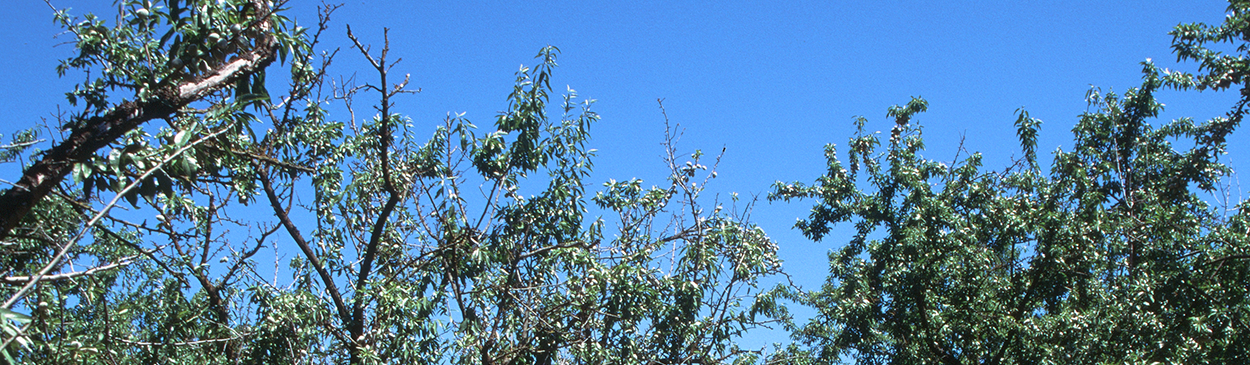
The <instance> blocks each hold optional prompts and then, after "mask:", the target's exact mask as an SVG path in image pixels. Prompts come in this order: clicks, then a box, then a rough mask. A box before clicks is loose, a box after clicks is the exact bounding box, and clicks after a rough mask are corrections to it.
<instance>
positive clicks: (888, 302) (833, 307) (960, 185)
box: [771, 2, 1250, 364]
mask: <svg viewBox="0 0 1250 365" xmlns="http://www.w3.org/2000/svg"><path fill="white" fill-rule="evenodd" d="M1230 13H1231V14H1230V16H1229V17H1228V18H1227V21H1226V23H1225V24H1223V25H1222V26H1219V27H1209V26H1205V25H1182V26H1180V27H1178V28H1177V30H1176V31H1175V32H1173V34H1174V35H1175V36H1176V43H1175V44H1176V45H1175V49H1176V50H1177V54H1178V56H1179V57H1180V58H1181V59H1191V60H1197V61H1198V62H1200V63H1201V66H1200V69H1202V70H1205V71H1207V72H1209V74H1207V75H1199V76H1194V75H1191V74H1187V73H1184V72H1174V71H1168V70H1160V69H1158V68H1156V67H1155V66H1154V65H1153V64H1151V63H1149V62H1146V63H1144V64H1143V65H1144V68H1143V74H1144V77H1143V83H1142V85H1141V86H1140V87H1138V88H1133V89H1130V90H1128V91H1127V92H1125V93H1124V95H1122V96H1121V95H1116V94H1114V93H1102V92H1099V91H1097V90H1093V91H1091V92H1090V93H1089V95H1088V98H1087V99H1088V101H1089V104H1090V109H1091V111H1089V112H1086V113H1085V114H1082V115H1081V118H1080V120H1079V121H1078V123H1077V125H1076V127H1074V128H1073V135H1074V142H1073V145H1072V147H1071V149H1072V150H1071V151H1063V150H1060V151H1057V152H1055V155H1054V161H1053V162H1052V163H1051V164H1050V171H1049V172H1045V171H1043V170H1042V168H1041V167H1040V165H1039V164H1038V162H1037V160H1036V152H1035V150H1036V135H1037V127H1038V126H1039V125H1040V122H1039V121H1037V120H1035V119H1032V118H1030V117H1029V116H1028V114H1027V113H1026V112H1023V111H1021V112H1020V114H1019V118H1018V120H1017V122H1016V125H1017V127H1018V136H1019V138H1020V141H1021V145H1022V147H1023V150H1024V158H1023V159H1022V160H1020V161H1018V162H1017V164H1015V165H1014V166H1012V167H1011V168H1008V169H1006V170H1004V171H999V172H987V171H984V170H982V165H981V155H980V154H972V155H970V156H968V157H966V158H964V159H963V160H959V161H956V162H954V163H952V164H950V165H947V164H944V163H941V162H937V161H933V160H929V159H925V158H923V157H921V152H922V151H923V149H924V144H923V141H922V138H921V133H920V127H919V125H918V124H917V123H916V122H913V121H912V118H913V117H914V116H915V115H916V114H917V113H919V112H923V111H924V110H925V109H926V107H927V103H926V102H925V101H924V100H921V99H913V100H912V101H911V102H910V103H908V104H907V105H906V106H896V107H893V108H891V109H890V111H889V116H890V117H893V118H894V119H895V122H896V123H895V124H896V125H895V127H894V128H893V129H892V130H891V134H890V138H889V140H888V141H886V142H884V143H885V148H884V150H879V148H880V147H881V145H882V143H883V142H882V141H881V140H879V139H878V138H877V136H876V135H875V134H870V133H866V132H865V131H864V129H863V123H864V122H863V120H862V119H861V120H860V121H858V122H857V125H858V127H859V128H858V131H857V133H856V135H855V137H853V138H852V139H851V141H850V143H849V146H848V147H849V148H848V150H847V151H848V158H847V159H846V161H845V162H843V161H842V160H839V159H838V158H837V156H836V154H835V152H836V150H835V148H834V146H833V145H830V146H828V147H827V148H826V155H827V157H828V171H827V172H826V174H825V175H824V176H822V177H821V178H820V179H819V180H817V182H816V184H813V185H806V184H803V183H789V184H784V183H778V184H777V185H776V186H775V187H774V191H773V194H772V195H771V198H772V199H777V200H790V199H814V200H817V203H816V205H815V206H814V207H813V208H812V212H811V215H810V217H809V218H807V219H805V220H800V221H799V222H798V224H797V225H796V227H797V228H798V229H800V230H801V231H802V232H803V233H804V234H806V235H807V236H808V237H810V238H812V239H815V240H820V239H822V238H824V237H825V236H826V235H827V234H828V233H829V232H830V228H831V227H832V226H833V225H835V224H838V223H842V222H848V223H851V224H853V225H854V228H855V234H854V235H853V237H852V238H851V240H850V241H849V242H848V243H847V245H846V246H844V247H842V248H840V249H838V250H836V251H834V252H832V253H831V254H830V257H829V258H830V270H831V272H830V276H829V278H828V281H827V282H826V284H825V285H824V286H823V287H822V288H820V289H818V290H811V291H802V290H785V291H780V292H779V293H778V294H779V295H781V296H784V297H787V298H790V299H793V300H795V301H797V302H799V303H802V304H803V305H807V306H811V307H813V308H816V310H817V311H818V313H817V315H816V316H815V317H814V318H813V319H812V320H811V321H810V322H807V323H804V324H801V325H797V326H795V327H794V330H795V332H794V334H795V337H796V339H797V340H799V343H798V344H795V345H793V346H791V347H790V348H789V349H788V350H787V351H786V352H785V353H783V354H779V355H778V356H779V357H784V358H789V359H792V360H793V361H796V362H812V363H829V362H837V361H840V360H843V359H848V358H850V359H855V360H856V361H857V362H861V363H867V364H882V363H900V362H901V363H944V364H966V363H994V364H999V363H1003V364H1039V363H1053V364H1060V363H1112V362H1115V363H1119V362H1121V361H1126V362H1130V363H1172V362H1177V363H1208V362H1214V363H1227V362H1238V361H1242V360H1244V358H1245V356H1246V355H1245V354H1246V351H1247V349H1250V342H1247V339H1250V303H1248V302H1247V300H1246V299H1247V298H1248V295H1250V292H1247V288H1250V276H1248V275H1247V273H1250V266H1248V265H1250V261H1248V260H1247V259H1248V258H1250V257H1248V256H1247V255H1245V252H1247V251H1248V250H1250V230H1247V225H1246V222H1247V219H1250V209H1247V208H1246V207H1245V206H1243V205H1238V206H1236V207H1233V208H1231V209H1222V208H1226V207H1214V206H1211V205H1210V204H1208V203H1207V202H1206V201H1205V200H1204V199H1203V196H1209V195H1210V194H1214V193H1217V191H1216V190H1217V189H1218V188H1219V185H1218V184H1219V183H1220V182H1219V178H1220V177H1221V176H1222V175H1225V174H1227V173H1229V172H1230V170H1229V169H1228V168H1227V167H1226V166H1224V165H1223V164H1221V163H1220V162H1219V156H1220V155H1222V154H1224V153H1225V149H1226V147H1227V146H1226V142H1225V141H1226V139H1227V137H1228V135H1229V134H1230V133H1232V132H1233V130H1234V129H1235V128H1236V126H1237V125H1239V124H1240V122H1241V119H1242V117H1243V115H1244V107H1245V105H1246V103H1247V100H1250V88H1247V87H1246V86H1244V85H1243V87H1242V99H1241V101H1240V102H1239V103H1238V104H1237V105H1236V106H1235V107H1234V108H1233V110H1231V111H1230V112H1229V113H1228V115H1227V116H1226V117H1219V118H1215V119H1212V120H1210V121H1208V122H1206V123H1195V122H1194V121H1192V120H1190V119H1178V120H1175V121H1172V122H1168V123H1163V124H1161V125H1157V126H1156V125H1152V124H1150V120H1151V119H1153V118H1155V117H1156V116H1157V115H1158V113H1159V111H1160V110H1161V109H1162V104H1160V103H1159V102H1157V101H1156V99H1155V98H1154V93H1155V92H1156V91H1157V90H1159V89H1160V88H1162V87H1173V88H1178V89H1190V88H1197V89H1206V88H1212V89H1222V88H1227V87H1229V85H1230V81H1232V82H1236V83H1238V84H1241V83H1242V80H1243V77H1244V75H1245V72H1246V70H1247V69H1246V65H1245V63H1244V55H1238V56H1232V55H1224V54H1221V53H1219V52H1215V51H1212V50H1210V49H1208V48H1207V47H1209V46H1210V44H1212V43H1218V42H1230V43H1235V44H1239V48H1238V50H1239V51H1240V52H1246V50H1247V46H1246V45H1247V44H1250V37H1248V36H1247V34H1250V32H1248V30H1250V22H1247V18H1246V14H1248V8H1247V4H1243V3H1237V2H1235V3H1234V4H1233V6H1232V7H1230ZM846 165H849V166H846ZM1229 210H1231V215H1230V214H1226V212H1228V211H1229ZM795 359H798V360H795Z"/></svg>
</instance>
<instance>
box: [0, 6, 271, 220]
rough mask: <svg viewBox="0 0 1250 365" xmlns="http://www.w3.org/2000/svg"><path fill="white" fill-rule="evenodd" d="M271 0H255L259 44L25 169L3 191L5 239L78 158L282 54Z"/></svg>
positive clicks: (0, 213)
mask: <svg viewBox="0 0 1250 365" xmlns="http://www.w3.org/2000/svg"><path fill="white" fill-rule="evenodd" d="M265 3H266V2H264V1H260V0H253V1H252V4H253V6H255V7H256V9H258V10H260V15H259V16H258V19H260V20H259V21H256V22H255V24H256V26H257V28H258V29H257V30H258V31H257V32H255V34H257V39H255V43H256V47H255V48H253V49H251V50H249V51H246V52H241V53H239V54H238V55H237V57H236V58H233V59H232V60H231V61H230V62H226V63H225V64H223V65H221V66H220V67H218V68H217V69H215V70H213V71H212V72H210V73H207V74H205V75H203V76H200V77H198V78H195V79H193V80H191V81H188V82H185V83H182V84H180V85H162V86H161V87H159V88H158V89H156V90H153V91H152V95H153V96H152V97H150V98H148V99H140V100H136V101H125V102H122V103H120V104H117V105H116V106H114V107H113V108H112V109H110V110H109V111H108V112H106V113H104V114H103V115H98V116H94V117H91V118H88V119H87V120H85V121H83V122H82V126H81V127H78V128H75V129H74V131H73V132H71V134H70V136H69V138H67V139H65V140H64V141H62V142H61V143H60V144H58V145H57V146H55V147H53V148H52V149H51V150H48V151H47V153H45V154H44V156H43V158H42V159H40V160H39V161H38V162H35V164H33V165H31V166H30V167H29V168H27V169H26V171H24V172H23V173H22V178H21V179H20V180H18V181H17V183H16V184H14V186H13V187H12V188H9V190H7V191H5V192H4V195H0V239H3V238H4V237H6V236H8V234H9V231H11V230H13V228H14V227H16V226H17V224H18V222H20V221H21V220H22V218H23V217H25V216H26V213H29V212H30V210H31V209H32V208H34V206H35V204H36V203H38V202H39V201H40V200H42V199H43V198H44V197H45V196H47V195H48V193H49V192H50V191H52V188H53V187H56V186H57V185H59V184H60V183H61V181H62V180H64V179H65V175H68V174H69V172H70V171H72V170H73V168H74V164H76V163H80V162H81V161H84V160H87V159H88V158H89V157H90V156H91V155H92V154H94V153H95V151H96V150H99V149H101V148H104V147H105V146H108V145H109V144H110V143H112V142H113V141H116V140H117V139H118V138H121V136H123V135H125V134H126V133H127V132H130V131H132V130H134V129H135V128H138V127H139V126H140V125H142V124H144V123H147V122H148V121H150V120H152V119H164V118H169V117H171V116H173V115H174V114H175V113H177V112H178V110H180V109H182V108H184V107H186V106H187V105H188V104H190V103H192V102H194V101H197V100H200V99H203V98H204V97H205V96H207V95H209V94H211V93H213V92H216V91H218V90H221V89H222V88H225V87H228V86H230V85H233V84H234V83H235V81H236V80H239V79H240V78H243V77H247V76H250V75H251V74H252V73H254V72H256V71H259V70H262V69H264V68H265V67H267V66H269V64H270V63H272V62H273V60H274V58H275V57H276V56H277V53H276V51H277V41H276V39H275V37H274V36H273V34H272V33H271V31H270V27H269V22H268V21H266V19H265V18H267V17H268V16H269V14H270V13H271V12H272V9H269V8H268V7H267V6H266V5H265Z"/></svg>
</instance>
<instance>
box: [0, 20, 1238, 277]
mask: <svg viewBox="0 0 1250 365" xmlns="http://www.w3.org/2000/svg"><path fill="white" fill-rule="evenodd" d="M319 3H320V2H314V1H304V0H296V1H292V2H291V4H290V6H291V7H292V8H293V10H292V14H293V15H294V16H295V17H296V18H298V19H299V21H300V22H301V23H303V24H305V25H308V26H312V25H313V24H314V23H315V21H316V17H315V16H314V14H315V5H317V4H319ZM707 3H710V2H707ZM707 3H705V2H687V1H610V2H598V1H576V2H574V1H546V2H508V3H502V2H485V1H454V2H453V1H425V2H418V1H394V2H382V1H350V2H347V3H345V4H344V6H343V7H342V8H341V9H339V11H338V12H336V13H335V16H334V18H333V19H332V24H331V29H330V31H329V33H328V35H329V38H328V39H327V42H326V45H327V46H331V47H342V48H344V52H342V53H340V56H339V60H338V62H337V63H336V64H335V67H333V68H332V69H331V70H330V72H331V74H348V75H350V74H351V73H352V72H355V71H361V73H360V75H361V77H365V76H367V75H369V74H368V73H367V72H366V68H365V67H363V66H364V64H363V61H362V60H361V59H360V57H359V55H358V54H357V53H356V52H354V51H353V52H348V51H350V50H348V49H347V46H348V44H349V43H348V41H347V39H346V36H345V28H344V26H345V25H346V24H350V25H352V28H353V30H354V31H355V32H356V34H357V35H358V36H360V37H361V38H362V40H363V41H366V42H369V43H373V44H376V45H377V46H375V47H380V44H381V39H382V37H381V34H382V27H389V28H391V33H390V35H391V46H392V48H393V49H392V53H391V54H392V57H402V58H403V59H404V61H403V63H401V64H400V65H399V66H398V67H397V68H396V71H395V72H398V73H411V74H412V83H411V86H413V87H414V88H416V87H419V88H421V89H422V90H423V91H422V92H421V93H420V94H417V95H413V96H407V97H404V98H402V99H400V100H399V101H398V106H397V108H396V111H397V112H399V113H402V114H406V115H408V116H410V117H411V118H412V119H413V120H414V122H416V123H417V125H418V126H421V125H428V126H429V128H430V129H429V130H430V131H432V130H433V126H434V125H436V124H438V123H440V121H441V120H442V118H443V117H444V116H445V115H446V113H448V112H467V114H466V116H467V117H468V118H469V119H470V120H472V121H474V122H475V123H476V124H478V125H479V126H489V124H490V123H491V121H492V120H493V117H494V115H495V114H496V112H497V111H499V110H502V109H504V108H505V107H506V105H507V104H506V101H505V100H504V97H505V96H506V94H507V92H508V91H509V88H510V85H511V84H512V81H513V72H515V71H516V69H517V68H518V66H520V65H522V64H524V65H532V64H533V63H534V60H533V59H532V57H533V56H534V55H535V54H536V53H537V51H538V49H539V48H540V47H542V46H544V45H548V44H551V45H555V46H558V47H559V48H560V49H561V50H562V51H563V52H562V54H561V56H560V65H561V67H560V68H558V69H557V70H556V74H555V78H554V80H553V82H552V84H553V86H555V85H560V86H559V87H563V85H569V86H570V87H572V88H574V89H576V90H577V91H578V92H579V93H580V95H581V96H582V97H587V98H594V99H597V100H598V103H597V104H596V106H595V110H597V111H598V112H599V113H600V114H601V115H602V116H603V120H602V121H601V122H600V123H599V124H598V125H596V126H595V127H594V128H593V129H592V133H593V136H594V138H593V140H592V141H591V146H592V147H594V148H597V149H598V150H599V158H598V160H597V161H596V175H595V180H596V181H603V180H606V179H608V178H616V179H618V180H620V179H627V178H631V177H640V178H643V179H645V180H647V181H649V182H652V183H656V184H661V183H663V178H664V176H665V173H664V165H663V161H662V160H661V157H660V156H661V154H662V152H663V150H662V149H661V146H660V145H659V142H660V141H661V139H662V137H663V117H662V116H661V115H660V113H659V110H658V108H657V105H656V99H657V98H664V99H665V106H666V108H667V110H668V115H669V117H670V118H671V120H672V121H673V122H676V123H680V124H681V125H682V126H683V127H684V128H685V137H684V139H682V141H681V145H680V146H679V147H680V148H681V149H680V151H681V152H687V153H688V152H691V151H693V150H694V149H696V148H699V149H703V150H704V151H706V152H710V153H714V152H715V151H719V150H720V149H721V148H722V147H724V148H726V149H727V152H726V154H725V157H724V160H723V161H722V163H721V166H720V169H719V170H720V171H719V176H720V178H719V179H717V181H715V183H714V184H713V185H711V186H710V187H709V191H710V192H720V193H721V194H722V196H725V195H727V194H728V193H729V192H734V191H736V192H739V193H741V194H747V195H749V194H753V193H760V194H761V196H762V195H763V194H766V191H767V189H768V186H769V185H770V184H771V183H772V182H773V181H776V180H783V181H794V180H802V181H812V180H813V179H815V178H816V177H817V176H819V175H820V174H821V173H822V172H823V170H824V158H823V156H822V149H823V146H824V145H825V144H826V143H836V144H838V145H840V146H841V145H844V144H845V142H846V139H847V138H848V137H849V136H850V134H851V132H852V131H853V126H852V123H851V121H852V117H854V116H857V115H863V116H866V117H867V118H868V120H869V124H868V128H869V129H873V130H888V128H889V127H890V125H891V123H892V122H891V121H890V120H888V119H887V118H885V111H886V108H887V107H889V106H890V105H894V104H902V103H905V102H907V100H908V99H909V98H910V97H911V96H923V97H924V98H926V99H928V100H929V102H930V111H929V112H928V113H925V114H922V115H921V116H920V117H919V118H918V120H919V122H920V123H922V124H924V125H925V126H926V127H925V136H926V137H927V139H926V141H927V145H928V146H929V147H930V152H928V153H927V154H926V155H927V156H928V157H931V158H935V159H940V160H947V161H949V160H950V159H951V158H952V157H953V156H954V152H955V147H956V146H957V143H958V141H959V139H960V137H961V136H966V137H967V140H966V145H965V147H966V148H967V149H969V150H973V151H982V152H984V153H985V155H986V164H987V167H991V168H998V167H1001V166H1003V165H1004V164H1005V163H1006V162H1007V161H1008V158H1009V157H1011V156H1018V155H1019V152H1018V151H1019V149H1018V141H1017V140H1016V137H1015V130H1014V127H1013V126H1012V122H1013V121H1014V120H1015V116H1014V110H1016V109H1017V108H1020V107H1025V108H1026V109H1027V110H1029V111H1030V113H1031V115H1032V116H1033V117H1036V118H1039V119H1041V120H1043V121H1044V124H1043V125H1042V129H1041V134H1042V135H1041V138H1040V139H1039V141H1040V143H1039V144H1040V146H1039V152H1050V151H1053V150H1054V149H1055V148H1057V147H1059V146H1061V145H1064V144H1065V143H1067V142H1068V141H1069V140H1070V138H1071V134H1070V132H1069V130H1070V128H1071V127H1072V125H1073V124H1074V122H1075V121H1076V116H1077V115H1078V114H1080V113H1081V112H1083V111H1085V109H1086V105H1085V102H1084V100H1083V96H1084V94H1085V92H1086V91H1087V90H1089V88H1090V86H1091V85H1093V86H1098V87H1102V88H1103V89H1113V90H1115V91H1123V90H1124V89H1126V88H1129V87H1133V86H1136V85H1138V84H1139V80H1140V77H1141V74H1140V70H1141V66H1140V65H1139V63H1140V62H1142V61H1144V60H1146V59H1147V58H1153V59H1154V61H1155V62H1156V63H1157V64H1159V65H1161V66H1164V67H1172V68H1180V69H1184V70H1194V69H1195V66H1194V65H1193V64H1181V65H1179V66H1177V65H1176V63H1175V60H1176V58H1175V57H1174V56H1173V55H1172V54H1171V50H1170V45H1171V36H1169V35H1167V32H1168V31H1169V30H1170V29H1171V28H1172V27H1173V26H1175V25H1177V24H1178V23H1182V22H1184V23H1188V22H1207V23H1211V24H1217V23H1219V22H1220V21H1221V20H1222V19H1223V17H1224V10H1225V7H1226V6H1227V3H1224V2H1220V1H1211V0H1201V1H1151V0H1145V1H1143V0H1138V1H1062V2H1058V1H1046V2H1043V1H952V2H940V3H941V4H940V5H938V3H939V2H920V1H916V2H907V1H888V0H887V1H864V2H859V3H850V2H833V1H827V2H826V1H792V2H791V1H757V2H746V1H742V2H739V1H725V2H716V3H714V4H712V5H708V4H707ZM53 4H54V5H56V6H58V7H73V8H74V9H75V10H74V13H76V14H81V13H82V12H84V11H87V10H95V11H100V10H99V9H106V8H100V6H102V4H107V2H105V1H67V0H55V1H53ZM8 8H9V9H10V10H8V11H6V13H7V14H8V16H7V17H6V19H5V21H4V22H0V42H3V43H2V44H0V46H2V47H3V49H5V50H6V51H5V52H4V53H3V54H0V70H3V71H2V72H0V87H3V89H4V90H6V92H4V93H3V96H2V97H0V108H3V110H4V111H5V114H6V116H7V117H6V118H5V119H3V120H2V121H0V133H3V134H4V135H5V136H6V137H5V138H6V141H7V136H8V135H9V134H10V133H11V132H13V131H15V130H18V129H22V128H26V127H27V126H30V125H32V124H35V123H38V122H39V120H40V118H41V117H48V116H50V115H51V114H52V113H53V112H55V111H56V110H57V109H56V108H57V106H58V105H64V102H65V100H64V98H63V93H64V92H65V91H68V90H69V89H70V88H71V85H72V84H73V82H74V81H78V79H73V78H70V79H58V78H57V77H56V75H55V72H54V71H53V67H54V66H55V65H56V64H57V60H58V59H61V58H65V57H67V56H69V55H70V54H71V53H72V51H73V49H72V47H71V46H68V45H61V46H57V44H58V43H61V42H64V41H67V40H68V37H62V38H54V37H53V36H54V35H56V34H57V32H58V29H57V28H56V27H55V25H54V24H53V23H52V15H51V11H50V10H49V8H48V7H47V6H46V5H45V4H44V3H43V1H42V0H14V1H11V2H9V5H8ZM375 49H376V48H375ZM76 77H77V76H76ZM1161 99H1162V100H1161V101H1162V102H1163V103H1165V104H1167V105H1168V109H1167V111H1166V114H1165V117H1166V118H1174V117H1180V116H1191V117H1194V118H1195V119H1197V120H1206V119H1209V118H1210V117H1213V116H1218V115H1222V114H1223V113H1224V112H1225V111H1227V110H1228V108H1229V107H1230V106H1231V105H1232V101H1233V100H1235V95H1232V94H1230V93H1223V94H1219V93H1210V92H1206V93H1201V94H1200V93H1197V92H1187V93H1176V92H1165V93H1162V94H1161ZM340 117H342V116H340ZM1243 135H1244V133H1238V134H1236V135H1234V139H1233V140H1232V141H1230V145H1231V146H1232V148H1231V151H1232V153H1231V154H1230V157H1231V159H1232V162H1233V163H1234V165H1236V164H1237V162H1238V160H1237V159H1246V158H1247V157H1245V156H1247V152H1250V151H1247V149H1246V148H1244V147H1242V146H1244V145H1246V143H1245V141H1246V139H1245V138H1244V137H1242V136H1243ZM1043 159H1044V160H1047V161H1048V160H1049V159H1048V158H1043ZM10 165H11V164H10ZM0 171H3V172H4V174H3V176H0V179H6V180H10V181H11V180H12V179H15V178H16V175H15V174H14V173H13V172H11V171H12V167H11V166H0ZM809 207H810V203H796V204H780V203H779V204H772V205H769V204H766V203H764V204H761V205H760V206H759V207H758V208H757V209H756V212H755V215H754V217H755V218H756V220H757V221H759V223H760V224H761V225H762V226H763V227H764V228H765V229H766V230H767V231H768V232H769V233H770V235H771V236H772V237H774V238H775V239H776V240H778V241H779V242H780V246H781V255H782V257H783V258H784V259H785V260H786V264H785V265H786V270H787V271H789V272H791V273H793V274H797V276H796V277H797V278H799V279H800V281H799V282H800V283H803V284H806V285H809V286H811V285H818V284H819V283H820V282H821V281H822V280H823V278H824V276H825V275H824V273H826V272H827V271H826V265H827V264H826V261H825V253H826V252H828V251H829V250H830V249H831V248H834V247H837V246H840V245H841V244H842V243H843V242H844V241H845V239H844V238H842V237H839V236H836V235H834V236H831V237H829V238H827V239H826V241H825V242H821V243H813V242H810V241H807V240H806V239H804V238H802V236H801V235H799V234H798V233H797V232H794V231H793V230H791V229H790V226H791V225H792V224H793V223H794V220H795V218H796V217H800V216H806V214H807V210H808V208H809Z"/></svg>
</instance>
